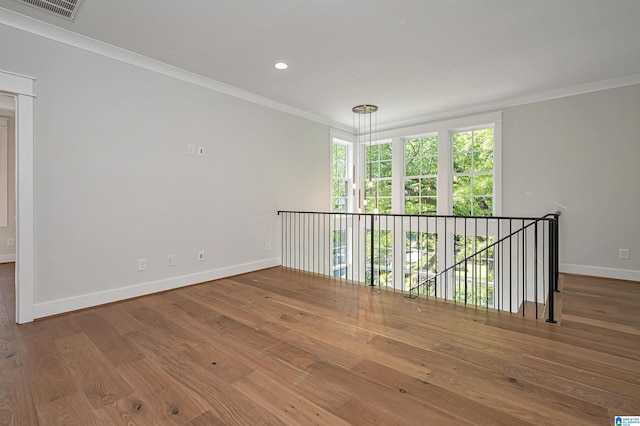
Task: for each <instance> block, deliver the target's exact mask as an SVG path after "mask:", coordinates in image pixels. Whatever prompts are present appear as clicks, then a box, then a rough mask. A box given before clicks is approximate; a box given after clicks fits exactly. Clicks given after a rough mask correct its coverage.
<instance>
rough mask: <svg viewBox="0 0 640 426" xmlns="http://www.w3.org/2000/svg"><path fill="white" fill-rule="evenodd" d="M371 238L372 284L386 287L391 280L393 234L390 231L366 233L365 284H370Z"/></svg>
mask: <svg viewBox="0 0 640 426" xmlns="http://www.w3.org/2000/svg"><path fill="white" fill-rule="evenodd" d="M371 238H373V246H374V252H373V264H374V271H375V272H374V277H373V279H374V284H376V285H387V284H388V283H391V282H392V280H393V270H392V264H393V233H392V232H391V231H380V230H378V231H373V232H371V230H369V231H367V236H366V256H367V264H366V272H365V279H366V282H367V283H369V282H371V258H372V253H371Z"/></svg>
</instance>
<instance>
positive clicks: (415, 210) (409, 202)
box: [404, 197, 420, 214]
mask: <svg viewBox="0 0 640 426" xmlns="http://www.w3.org/2000/svg"><path fill="white" fill-rule="evenodd" d="M404 213H405V214H419V213H420V206H419V205H418V197H407V198H405V199H404Z"/></svg>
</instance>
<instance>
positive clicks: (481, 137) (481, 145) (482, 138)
mask: <svg viewBox="0 0 640 426" xmlns="http://www.w3.org/2000/svg"><path fill="white" fill-rule="evenodd" d="M473 133H474V135H473V136H474V146H473V149H474V150H475V151H493V129H492V128H489V129H482V130H476V131H474V132H473Z"/></svg>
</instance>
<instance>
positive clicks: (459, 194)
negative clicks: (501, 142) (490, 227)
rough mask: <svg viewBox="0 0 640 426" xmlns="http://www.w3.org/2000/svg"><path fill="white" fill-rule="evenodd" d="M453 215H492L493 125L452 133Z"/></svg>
mask: <svg viewBox="0 0 640 426" xmlns="http://www.w3.org/2000/svg"><path fill="white" fill-rule="evenodd" d="M452 193H453V214H454V215H456V216H492V215H493V128H485V129H477V130H468V131H462V132H454V133H453V182H452Z"/></svg>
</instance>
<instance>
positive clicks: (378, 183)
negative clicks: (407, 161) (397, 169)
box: [364, 142, 392, 214]
mask: <svg viewBox="0 0 640 426" xmlns="http://www.w3.org/2000/svg"><path fill="white" fill-rule="evenodd" d="M391 161H392V145H391V142H388V143H381V144H377V145H371V146H367V147H366V148H365V162H366V165H365V169H366V170H365V171H364V176H365V185H364V188H365V204H366V205H365V212H366V213H382V214H384V213H391V188H392V181H391V179H392V173H391V171H392V164H391Z"/></svg>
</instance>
